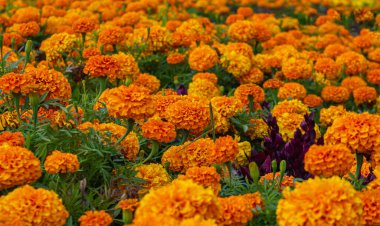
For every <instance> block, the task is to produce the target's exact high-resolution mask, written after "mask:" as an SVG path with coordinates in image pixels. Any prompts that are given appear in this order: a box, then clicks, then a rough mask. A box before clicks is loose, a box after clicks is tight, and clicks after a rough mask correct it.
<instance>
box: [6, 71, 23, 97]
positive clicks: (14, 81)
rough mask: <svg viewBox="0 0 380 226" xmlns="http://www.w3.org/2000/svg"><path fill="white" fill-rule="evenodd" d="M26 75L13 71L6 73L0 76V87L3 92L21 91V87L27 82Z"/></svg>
mask: <svg viewBox="0 0 380 226" xmlns="http://www.w3.org/2000/svg"><path fill="white" fill-rule="evenodd" d="M28 81H29V79H28V76H27V75H24V74H18V73H14V72H10V73H6V74H4V75H3V76H1V78H0V89H1V92H2V93H4V94H10V93H11V92H13V93H21V89H22V88H23V87H24V86H25V85H26V84H27V83H28Z"/></svg>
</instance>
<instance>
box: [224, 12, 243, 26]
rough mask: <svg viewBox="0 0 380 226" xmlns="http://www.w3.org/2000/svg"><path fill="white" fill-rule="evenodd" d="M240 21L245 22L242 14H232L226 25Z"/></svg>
mask: <svg viewBox="0 0 380 226" xmlns="http://www.w3.org/2000/svg"><path fill="white" fill-rule="evenodd" d="M239 20H244V16H243V15H240V14H231V15H229V16H228V17H227V19H226V25H231V24H233V23H235V22H236V21H239Z"/></svg>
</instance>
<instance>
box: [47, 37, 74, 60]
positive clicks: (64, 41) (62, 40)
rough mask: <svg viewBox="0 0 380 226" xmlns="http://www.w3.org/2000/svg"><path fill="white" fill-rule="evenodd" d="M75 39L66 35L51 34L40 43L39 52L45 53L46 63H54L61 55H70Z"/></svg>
mask: <svg viewBox="0 0 380 226" xmlns="http://www.w3.org/2000/svg"><path fill="white" fill-rule="evenodd" d="M75 41H76V37H75V35H70V34H68V33H58V34H53V35H52V36H51V37H50V38H48V39H45V40H43V41H42V43H41V47H40V50H42V51H44V52H45V53H46V59H47V61H51V62H56V61H57V60H60V59H61V58H62V54H63V53H70V52H71V51H72V50H73V48H74V46H75Z"/></svg>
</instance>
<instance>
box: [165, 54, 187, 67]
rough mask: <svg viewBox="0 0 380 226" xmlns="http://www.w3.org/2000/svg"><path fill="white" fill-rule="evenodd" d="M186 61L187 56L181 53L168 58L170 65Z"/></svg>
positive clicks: (170, 55)
mask: <svg viewBox="0 0 380 226" xmlns="http://www.w3.org/2000/svg"><path fill="white" fill-rule="evenodd" d="M184 59H185V55H183V54H181V53H171V54H169V55H168V56H167V57H166V62H167V63H168V64H179V63H181V62H182V61H183V60H184Z"/></svg>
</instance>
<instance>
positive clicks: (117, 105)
mask: <svg viewBox="0 0 380 226" xmlns="http://www.w3.org/2000/svg"><path fill="white" fill-rule="evenodd" d="M106 106H107V109H108V113H109V115H110V116H112V117H116V118H124V119H144V118H149V117H150V116H152V115H153V114H154V113H155V108H156V104H155V101H154V98H153V96H151V95H150V90H149V89H147V88H145V87H141V86H136V85H130V86H124V85H122V86H120V87H117V88H113V89H110V90H109V93H108V101H107V103H106Z"/></svg>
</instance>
